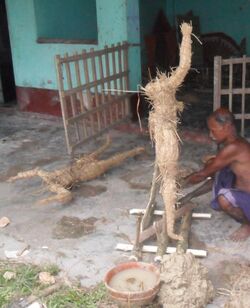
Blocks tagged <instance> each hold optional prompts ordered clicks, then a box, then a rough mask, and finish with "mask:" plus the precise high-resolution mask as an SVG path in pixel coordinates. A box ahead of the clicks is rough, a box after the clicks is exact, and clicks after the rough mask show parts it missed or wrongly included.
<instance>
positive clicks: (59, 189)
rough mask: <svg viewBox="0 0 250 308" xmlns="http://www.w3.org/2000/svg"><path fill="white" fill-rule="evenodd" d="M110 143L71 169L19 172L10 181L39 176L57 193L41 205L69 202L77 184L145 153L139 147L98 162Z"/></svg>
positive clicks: (86, 156) (78, 160) (42, 201)
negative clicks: (73, 188)
mask: <svg viewBox="0 0 250 308" xmlns="http://www.w3.org/2000/svg"><path fill="white" fill-rule="evenodd" d="M110 143H111V142H110V139H108V140H107V142H106V143H105V144H104V145H103V146H102V147H100V148H99V149H97V150H96V151H94V152H92V153H91V154H89V155H85V156H82V157H81V158H79V159H77V160H75V162H74V163H73V164H72V165H71V166H69V167H65V168H63V169H60V170H55V171H52V172H47V171H44V170H41V169H38V168H36V169H33V170H30V171H25V172H19V173H18V174H17V175H16V176H14V177H11V178H9V180H8V181H9V182H13V181H16V180H18V179H24V178H31V177H34V176H39V177H41V178H42V180H43V181H44V182H45V184H46V185H47V186H48V189H49V190H50V191H51V192H54V193H56V195H54V196H51V197H48V198H46V199H43V200H41V201H40V202H39V203H40V204H46V203H49V202H52V201H58V202H61V203H65V202H69V201H70V200H71V199H72V193H71V191H70V190H69V189H70V188H71V187H72V186H73V185H74V184H75V183H77V182H84V181H89V180H93V179H95V178H97V177H98V176H100V175H102V174H103V173H104V172H106V171H107V170H108V169H110V168H112V167H115V166H118V165H119V164H121V163H122V162H123V161H124V160H125V159H127V158H129V157H133V156H135V155H138V154H140V153H142V152H143V151H144V148H142V147H137V148H134V149H132V150H129V151H126V152H122V153H117V154H116V155H114V156H112V157H110V158H108V159H105V160H97V158H98V156H99V155H101V154H102V153H103V152H104V151H105V150H106V149H107V148H108V147H109V146H110Z"/></svg>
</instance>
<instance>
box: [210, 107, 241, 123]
mask: <svg viewBox="0 0 250 308" xmlns="http://www.w3.org/2000/svg"><path fill="white" fill-rule="evenodd" d="M210 118H214V119H215V121H216V122H218V123H219V124H221V125H224V124H226V123H228V124H233V125H234V121H235V118H234V115H233V114H232V112H230V111H229V110H228V109H226V108H219V109H217V110H215V111H214V112H213V113H212V114H211V115H210Z"/></svg>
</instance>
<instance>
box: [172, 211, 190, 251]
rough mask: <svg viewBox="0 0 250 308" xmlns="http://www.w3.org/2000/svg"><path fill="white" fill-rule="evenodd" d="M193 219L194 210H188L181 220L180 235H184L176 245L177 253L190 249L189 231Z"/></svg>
mask: <svg viewBox="0 0 250 308" xmlns="http://www.w3.org/2000/svg"><path fill="white" fill-rule="evenodd" d="M191 219H192V210H191V211H188V212H187V213H186V214H185V215H184V216H183V217H182V221H181V227H180V232H179V233H180V235H181V236H182V238H183V239H182V240H179V241H178V243H177V246H176V252H177V253H185V252H186V250H187V249H188V239H189V232H190V227H191Z"/></svg>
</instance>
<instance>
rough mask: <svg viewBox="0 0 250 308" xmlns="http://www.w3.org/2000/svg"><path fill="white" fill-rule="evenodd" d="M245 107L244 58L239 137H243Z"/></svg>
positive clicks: (243, 61) (244, 62) (244, 58)
mask: <svg viewBox="0 0 250 308" xmlns="http://www.w3.org/2000/svg"><path fill="white" fill-rule="evenodd" d="M245 105H246V56H245V55H244V56H243V58H242V95H241V116H242V118H241V136H242V137H244V135H245V112H246V111H245Z"/></svg>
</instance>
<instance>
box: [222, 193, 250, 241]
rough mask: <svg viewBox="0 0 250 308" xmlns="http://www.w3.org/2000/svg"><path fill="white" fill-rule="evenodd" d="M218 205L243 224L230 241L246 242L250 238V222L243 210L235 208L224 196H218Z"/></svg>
mask: <svg viewBox="0 0 250 308" xmlns="http://www.w3.org/2000/svg"><path fill="white" fill-rule="evenodd" d="M218 203H219V205H220V208H221V209H222V210H223V211H224V212H225V213H227V214H228V215H229V216H231V217H232V218H234V219H235V220H236V221H237V222H240V223H241V224H242V225H241V226H240V228H239V229H238V230H237V231H235V232H234V233H233V234H232V235H231V236H230V239H232V240H233V241H244V240H246V239H247V238H248V237H249V236H250V222H249V221H248V220H247V218H246V216H245V215H244V212H243V211H242V209H240V208H238V207H234V206H233V205H232V204H231V203H230V202H229V201H228V200H227V198H225V197H224V196H223V195H219V196H218Z"/></svg>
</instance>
